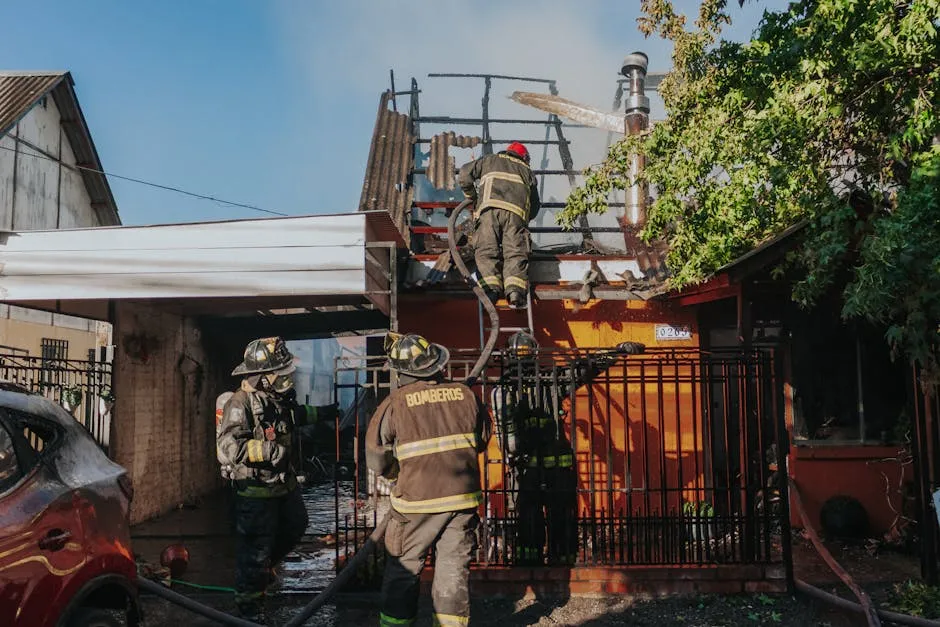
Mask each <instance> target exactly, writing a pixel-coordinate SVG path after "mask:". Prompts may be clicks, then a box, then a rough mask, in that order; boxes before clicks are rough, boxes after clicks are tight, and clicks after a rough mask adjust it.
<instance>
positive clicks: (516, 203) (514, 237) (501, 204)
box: [457, 142, 539, 309]
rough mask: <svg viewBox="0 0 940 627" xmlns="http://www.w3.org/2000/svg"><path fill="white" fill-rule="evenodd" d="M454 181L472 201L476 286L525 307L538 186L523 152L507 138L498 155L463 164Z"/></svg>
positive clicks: (523, 149)
mask: <svg viewBox="0 0 940 627" xmlns="http://www.w3.org/2000/svg"><path fill="white" fill-rule="evenodd" d="M457 182H458V183H459V184H460V188H461V189H462V190H463V192H464V194H465V195H466V196H467V197H468V198H470V199H472V200H474V201H475V202H476V213H475V214H474V215H475V218H476V228H475V229H474V232H473V249H474V260H475V261H476V266H477V272H478V273H479V275H480V279H479V280H480V286H481V287H482V288H483V289H484V290H485V291H486V292H487V293H488V295H489V296H490V298H491V299H493V300H494V301H495V300H496V299H498V298H499V297H500V296H501V295H502V294H503V293H504V292H505V294H506V298H507V299H508V300H509V304H510V305H511V306H512V307H513V308H516V309H520V308H523V307H525V303H526V298H525V296H526V293H527V292H528V290H529V276H528V275H529V249H530V244H529V221H531V220H533V219H535V216H536V215H538V212H539V190H538V186H537V185H536V180H535V175H534V174H533V173H532V170H531V169H530V168H529V151H528V150H526V147H525V146H523V145H522V144H520V143H519V142H513V143H511V144H509V146H507V147H506V150H504V151H503V152H500V153H499V154H496V155H486V156H484V157H481V158H479V159H477V160H476V161H471V162H470V163H468V164H466V165H464V166H463V167H462V168H460V174H459V175H458V177H457ZM477 185H479V190H477Z"/></svg>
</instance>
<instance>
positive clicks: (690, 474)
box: [398, 296, 704, 514]
mask: <svg viewBox="0 0 940 627" xmlns="http://www.w3.org/2000/svg"><path fill="white" fill-rule="evenodd" d="M398 311H399V329H400V330H401V331H402V332H409V331H413V332H416V333H421V334H422V335H424V336H425V337H427V338H428V339H429V340H431V341H434V342H438V343H441V344H444V345H445V346H447V347H449V348H451V349H452V350H453V349H459V348H468V349H477V348H479V345H480V331H479V319H478V309H477V303H476V301H475V300H468V299H451V300H444V299H434V298H429V297H408V296H403V297H402V298H401V300H400V301H399V309H398ZM533 320H534V326H535V337H536V339H537V340H538V341H539V343H540V345H541V346H543V347H559V348H575V347H582V348H584V347H611V346H615V345H616V344H618V343H620V342H624V341H628V340H629V341H635V342H642V343H643V344H646V345H647V347H650V348H679V347H683V346H684V347H696V348H697V347H698V345H699V340H698V332H697V328H696V320H695V316H694V312H693V311H690V310H688V309H680V308H677V307H670V306H669V305H668V304H664V303H654V302H642V301H592V302H591V303H589V304H588V305H587V306H581V305H580V304H578V303H576V302H573V301H540V302H537V303H535V305H534V308H533ZM656 323H668V324H687V325H690V327H691V329H692V339H691V340H688V341H684V342H683V341H677V342H663V343H657V342H656V340H655V326H654V325H655V324H656ZM502 324H503V325H504V326H525V325H526V321H525V314H524V313H522V312H513V311H503V312H502ZM507 337H508V335H504V336H503V337H501V338H500V342H499V343H498V344H497V347H498V348H500V347H502V346H504V345H505V340H506V339H507ZM629 368H630V376H631V381H632V379H633V377H635V376H638V374H639V370H638V369H637V368H636V367H635V366H634V365H631V366H629ZM667 370H668V371H667V372H664V373H663V375H664V379H665V381H666V382H664V383H663V384H661V385H657V384H656V383H655V382H654V381H655V380H656V377H657V374H658V373H657V372H656V370H655V369H654V367H652V365H651V367H649V368H648V369H647V370H646V374H647V375H648V377H649V380H647V381H646V382H645V384H642V385H641V384H640V383H639V382H636V383H634V382H631V383H629V384H627V386H626V394H625V391H624V383H623V382H622V380H623V374H624V373H623V367H622V366H615V367H614V368H612V369H611V370H609V371H608V373H609V383H604V382H598V383H595V384H594V385H592V386H590V389H589V388H588V387H587V386H583V387H581V388H580V389H579V390H578V391H577V393H576V396H575V411H574V417H575V420H576V425H577V430H576V431H577V435H576V442H575V449H576V458H577V466H578V476H579V488H580V489H581V490H587V489H588V488H589V487H590V486H592V485H593V486H594V488H595V490H594V492H593V496H594V499H593V500H594V508H595V512H596V513H597V514H599V513H600V511H601V510H604V511H606V512H609V511H610V509H611V506H612V507H613V510H614V512H619V511H622V510H625V509H631V510H633V511H644V512H645V511H662V509H663V505H664V503H663V501H662V498H661V494H660V493H659V492H653V493H649V497H647V493H646V492H644V490H659V489H660V488H661V487H662V485H663V477H664V476H665V486H667V487H672V488H675V487H677V486H679V485H682V486H683V487H684V488H685V493H684V494H681V493H678V492H675V491H674V492H672V493H670V494H669V497H668V499H667V501H666V502H665V507H666V509H677V508H680V507H681V505H682V500H683V497H684V498H685V499H686V500H690V501H691V500H701V499H703V498H704V494H702V493H699V494H698V495H696V492H695V488H701V487H702V485H703V479H702V478H703V472H702V471H703V460H702V454H701V451H702V448H703V440H702V425H701V415H700V413H701V412H700V411H699V409H698V407H697V406H696V405H697V404H696V403H693V399H694V398H695V397H694V396H693V391H692V384H691V383H690V382H684V383H679V384H678V385H677V384H676V383H675V382H668V381H669V379H670V378H672V377H674V376H675V374H679V375H680V377H682V376H686V377H688V376H690V375H691V367H690V366H679V367H678V372H676V370H675V369H674V368H673V369H667ZM601 378H602V379H603V377H601ZM644 399H645V403H644ZM591 405H593V412H591V411H590V409H591ZM565 406H566V409H568V410H569V412H568V414H567V415H566V416H565V417H564V418H563V421H564V422H565V425H564V426H565V429H566V432H568V431H569V430H570V422H569V421H570V420H571V416H572V413H571V412H570V407H568V403H567V402H566V404H565ZM644 416H645V419H644ZM644 451H646V454H645V455H644V454H643V452H644ZM488 457H489V459H490V460H498V459H500V457H501V456H500V454H499V449H498V447H497V445H496V442H495V438H494V440H493V441H492V442H491V443H490V449H489V451H488ZM486 468H487V472H486V483H487V484H488V486H489V488H490V489H491V490H499V489H500V488H501V487H502V476H503V472H502V467H501V464H496V463H491V464H488V465H487V466H486ZM608 469H609V471H610V476H608ZM592 470H593V477H594V480H593V482H592V480H591V477H592ZM610 488H612V489H613V492H611V493H608V492H606V490H608V489H610ZM628 488H629V489H630V491H629V492H626V489H628ZM627 494H629V496H627ZM503 505H504V503H503V502H502V500H501V499H500V498H499V496H498V495H497V496H496V498H494V500H493V501H492V506H493V507H494V509H495V510H496V512H497V513H498V512H499V511H500V510H502V509H503ZM590 506H591V498H590V496H589V495H587V494H582V498H581V502H580V504H579V509H581V510H584V509H590Z"/></svg>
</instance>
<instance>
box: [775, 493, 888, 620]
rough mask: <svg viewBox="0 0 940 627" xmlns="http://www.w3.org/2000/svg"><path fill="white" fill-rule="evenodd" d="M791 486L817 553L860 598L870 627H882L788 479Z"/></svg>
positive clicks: (864, 596) (794, 499)
mask: <svg viewBox="0 0 940 627" xmlns="http://www.w3.org/2000/svg"><path fill="white" fill-rule="evenodd" d="M788 481H789V486H790V495H791V497H792V498H791V499H790V501H791V503H792V504H793V506H794V507H796V511H797V512H798V513H799V515H800V520H802V521H803V530H804V531H806V535H808V536H809V539H810V542H812V543H813V546H814V547H815V548H816V552H817V553H819V556H820V557H822V558H823V561H824V562H826V565H827V566H829V568H831V569H832V572H834V573H835V574H836V575H838V577H839V579H841V580H842V582H843V583H844V584H845V585H846V586H848V587H849V590H851V591H852V593H853V594H854V595H855V596H856V598H858V601H859V605H860V607H861V608H862V610H863V611H862V613H863V614H864V615H865V620H867V621H868V625H869V627H881V620H880V619H879V618H878V613H877V612H876V611H875V606H874V605H873V604H872V602H871V599H870V598H869V596H868V593H866V592H865V591H864V590H862V588H861V587H859V585H858V584H857V583H855V580H854V579H852V576H851V575H849V573H848V572H846V570H845V569H844V568H842V566H841V565H840V564H839V562H837V561H836V560H835V558H834V557H832V554H831V553H829V550H828V549H826V546H825V545H824V544H823V543H822V540H820V539H819V534H818V533H816V529H815V528H814V527H813V525H812V524H811V523H810V521H809V516H807V515H806V509H805V508H804V507H803V499H802V497H801V496H800V490H799V488H797V486H796V482H795V481H793V479H788Z"/></svg>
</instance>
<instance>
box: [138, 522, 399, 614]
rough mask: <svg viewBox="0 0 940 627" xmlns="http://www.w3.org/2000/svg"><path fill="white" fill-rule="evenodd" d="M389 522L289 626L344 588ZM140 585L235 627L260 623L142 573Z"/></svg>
mask: <svg viewBox="0 0 940 627" xmlns="http://www.w3.org/2000/svg"><path fill="white" fill-rule="evenodd" d="M386 526H388V517H386V518H383V519H382V520H381V521H379V523H378V524H377V525H376V527H375V530H374V531H373V532H372V535H370V536H369V538H368V539H367V540H366V542H365V544H363V545H362V548H360V549H359V550H358V551H357V552H356V554H355V555H353V557H352V559H350V560H349V562H347V563H346V566H345V567H344V568H343V570H341V571H340V572H339V574H338V575H336V577H335V578H334V579H333V581H331V582H330V585H328V586H327V587H326V589H324V590H323V592H321V593H320V594H318V595H317V596H316V597H314V599H313V600H311V601H310V602H309V603H307V605H305V606H304V607H303V609H302V610H300V613H299V614H297V616H295V617H294V618H292V619H291V620H290V621H288V622H287V624H286V625H285V627H299V626H300V625H303V624H304V623H305V622H307V620H308V619H309V618H310V617H311V616H313V615H314V614H315V613H316V611H317V610H319V609H320V608H321V607H323V606H324V605H325V604H326V602H327V601H329V600H330V597H332V596H333V595H334V594H335V593H336V592H337V591H338V590H339V589H340V588H342V587H343V586H344V585H346V583H347V582H348V581H349V580H350V579H351V578H352V577H353V576H354V575H355V574H356V571H357V570H358V569H359V567H360V566H362V564H363V562H364V561H365V560H366V558H367V557H369V556H370V555H372V552H373V551H374V550H375V547H376V545H377V544H378V543H379V541H380V540H381V539H382V536H384V535H385V527H386ZM138 585H139V586H140V589H141V590H143V591H144V592H150V593H151V594H155V595H157V596H158V597H162V598H164V599H166V600H167V601H169V602H170V603H173V604H174V605H179V606H180V607H182V608H185V609H187V610H189V611H191V612H194V613H196V614H200V615H201V616H205V617H206V618H209V619H211V620H214V621H216V622H217V623H219V624H222V625H231V627H258V623H253V622H251V621H248V620H244V619H242V618H238V617H236V616H232V615H231V614H226V613H225V612H220V611H219V610H217V609H215V608H212V607H209V606H208V605H205V604H203V603H199V602H198V601H194V600H193V599H190V598H189V597H187V596H183V595H182V594H179V593H178V592H174V591H172V590H170V589H169V588H167V587H166V586H163V585H161V584H159V583H156V582H154V581H151V580H149V579H146V578H144V577H140V578H139V579H138Z"/></svg>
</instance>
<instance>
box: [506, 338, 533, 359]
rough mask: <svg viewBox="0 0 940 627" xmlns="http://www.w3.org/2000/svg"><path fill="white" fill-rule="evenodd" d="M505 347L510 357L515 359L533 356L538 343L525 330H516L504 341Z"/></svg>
mask: <svg viewBox="0 0 940 627" xmlns="http://www.w3.org/2000/svg"><path fill="white" fill-rule="evenodd" d="M506 349H507V352H508V353H509V356H510V357H514V358H517V359H523V358H525V357H535V354H536V353H537V352H538V350H539V343H538V342H537V341H535V338H534V337H532V336H531V335H529V334H528V333H526V332H525V331H517V332H516V333H514V334H513V335H512V336H511V337H510V338H509V341H508V342H506Z"/></svg>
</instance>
